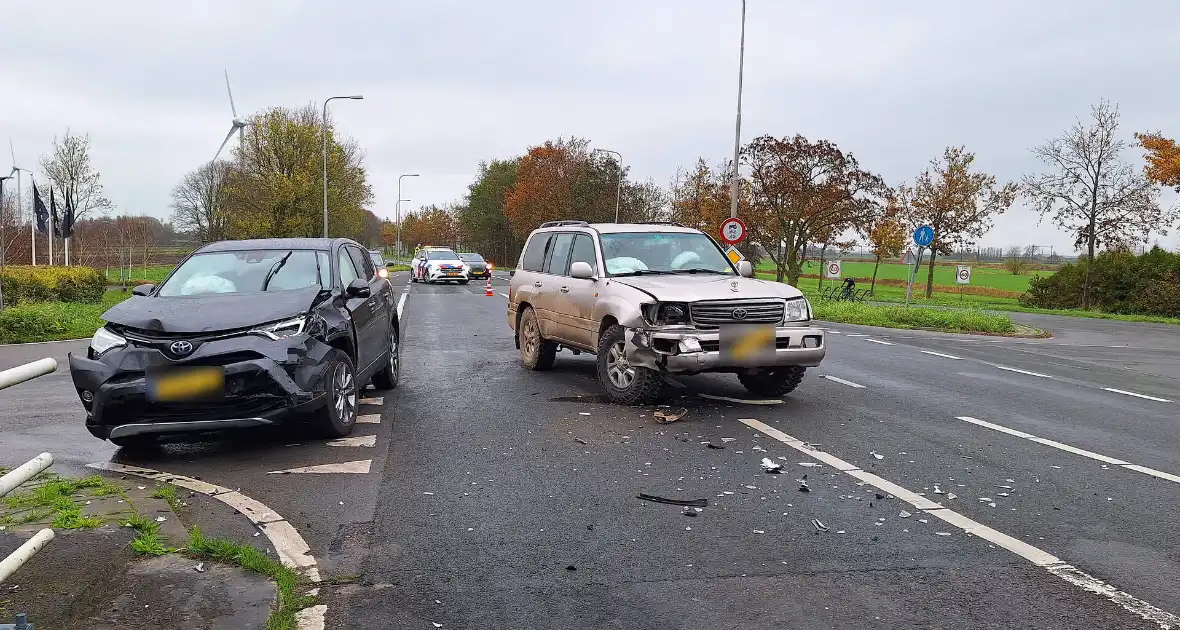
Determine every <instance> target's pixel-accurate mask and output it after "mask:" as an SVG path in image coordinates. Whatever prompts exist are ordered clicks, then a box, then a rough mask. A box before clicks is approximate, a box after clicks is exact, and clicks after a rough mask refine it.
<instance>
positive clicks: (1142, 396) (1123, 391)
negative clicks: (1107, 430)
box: [1102, 387, 1172, 402]
mask: <svg viewBox="0 0 1180 630" xmlns="http://www.w3.org/2000/svg"><path fill="white" fill-rule="evenodd" d="M1102 389H1104V390H1106V391H1108V392H1114V393H1116V394H1123V395H1124V396H1134V397H1136V398H1146V399H1148V400H1154V401H1156V402H1172V401H1170V400H1168V399H1167V398H1156V397H1155V396H1148V395H1147V394H1136V393H1135V392H1128V391H1126V390H1122V389H1115V388H1113V387H1103V388H1102Z"/></svg>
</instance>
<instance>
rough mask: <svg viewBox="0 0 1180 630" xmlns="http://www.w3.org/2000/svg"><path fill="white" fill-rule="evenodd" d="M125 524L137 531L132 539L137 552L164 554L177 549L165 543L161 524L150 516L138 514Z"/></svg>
mask: <svg viewBox="0 0 1180 630" xmlns="http://www.w3.org/2000/svg"><path fill="white" fill-rule="evenodd" d="M123 525H124V526H125V527H130V528H131V529H134V530H135V532H136V534H135V538H134V539H133V540H132V541H131V548H132V549H134V550H135V552H136V553H142V554H144V555H149V556H162V555H164V554H168V553H172V552H173V551H176V550H175V549H173V548H171V547H166V546H165V545H164V539H163V538H161V537H160V524H159V523H157V522H155V521H153V520H152V519H150V518H147V517H145V516H141V515H139V514H136V515H135V516H132V517H131V518H130V519H128V520H127V522H126V523H124V524H123Z"/></svg>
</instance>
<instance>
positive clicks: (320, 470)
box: [266, 459, 373, 475]
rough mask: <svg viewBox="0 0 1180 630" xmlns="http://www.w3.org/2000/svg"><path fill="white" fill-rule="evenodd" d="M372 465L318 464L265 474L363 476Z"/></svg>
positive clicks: (359, 462)
mask: <svg viewBox="0 0 1180 630" xmlns="http://www.w3.org/2000/svg"><path fill="white" fill-rule="evenodd" d="M372 465H373V460H371V459H358V460H356V461H352V462H340V463H339V464H320V465H319V466H300V467H299V468H288V469H287V470H272V471H270V472H268V473H266V474H268V475H282V474H286V473H308V474H321V475H327V474H333V473H343V474H354V475H364V474H367V473H368V472H369V468H371V467H372Z"/></svg>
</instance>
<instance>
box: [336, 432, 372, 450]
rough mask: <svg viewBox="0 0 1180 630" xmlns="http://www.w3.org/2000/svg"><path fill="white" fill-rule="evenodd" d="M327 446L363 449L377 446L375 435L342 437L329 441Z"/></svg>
mask: <svg viewBox="0 0 1180 630" xmlns="http://www.w3.org/2000/svg"><path fill="white" fill-rule="evenodd" d="M328 446H360V447H364V448H373V447H374V446H377V436H376V435H353V436H349V437H343V438H339V439H335V440H329V441H328Z"/></svg>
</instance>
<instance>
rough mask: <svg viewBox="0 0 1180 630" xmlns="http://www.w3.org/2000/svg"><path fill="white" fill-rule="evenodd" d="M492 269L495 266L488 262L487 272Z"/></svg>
mask: <svg viewBox="0 0 1180 630" xmlns="http://www.w3.org/2000/svg"><path fill="white" fill-rule="evenodd" d="M494 268H495V265H493V264H492V263H490V262H489V263H488V271H491V270H492V269H494Z"/></svg>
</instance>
